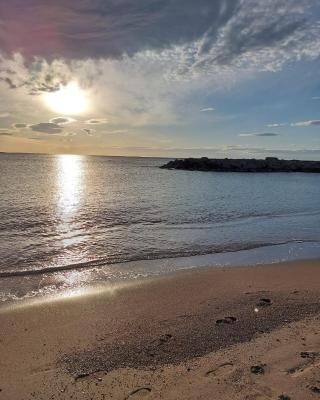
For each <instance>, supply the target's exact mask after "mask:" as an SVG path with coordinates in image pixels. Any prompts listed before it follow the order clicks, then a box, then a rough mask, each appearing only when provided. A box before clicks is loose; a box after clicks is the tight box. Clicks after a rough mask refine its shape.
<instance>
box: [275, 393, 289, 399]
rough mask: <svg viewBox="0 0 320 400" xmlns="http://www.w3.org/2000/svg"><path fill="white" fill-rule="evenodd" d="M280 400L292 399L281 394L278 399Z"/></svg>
mask: <svg viewBox="0 0 320 400" xmlns="http://www.w3.org/2000/svg"><path fill="white" fill-rule="evenodd" d="M278 399H279V400H291V397H290V396H288V395H286V394H280V396H279V397H278Z"/></svg>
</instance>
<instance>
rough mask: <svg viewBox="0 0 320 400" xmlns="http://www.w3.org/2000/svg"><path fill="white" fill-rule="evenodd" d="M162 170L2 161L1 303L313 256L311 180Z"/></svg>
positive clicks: (71, 161)
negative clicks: (169, 273) (167, 273)
mask: <svg viewBox="0 0 320 400" xmlns="http://www.w3.org/2000/svg"><path fill="white" fill-rule="evenodd" d="M166 161H167V160H165V159H159V158H158V159H157V158H126V157H95V156H73V155H61V156H51V155H25V154H10V155H9V154H0V172H1V176H0V296H1V299H2V300H8V299H17V298H22V297H25V296H36V295H37V294H39V293H54V292H57V291H59V290H65V289H70V288H73V289H74V288H79V287H83V286H84V285H86V284H88V283H90V282H97V281H99V280H112V279H114V280H121V279H127V278H136V277H140V276H148V275H152V274H155V273H161V272H163V271H164V270H174V269H177V268H180V267H185V266H192V265H196V264H199V265H201V264H210V263H211V264H217V265H225V264H228V263H232V261H230V260H232V259H233V260H236V259H240V260H244V261H246V257H247V258H248V257H249V258H250V257H251V258H252V260H253V262H259V260H260V259H263V260H265V261H266V262H268V261H277V260H283V259H292V258H299V257H301V258H306V257H309V256H310V257H313V256H314V257H316V256H319V255H320V244H319V242H320V174H301V173H291V174H290V173H275V174H268V173H266V174H255V173H221V172H220V173H211V172H210V173H208V172H207V173H206V172H189V171H173V170H171V171H169V170H162V169H160V168H159V166H160V165H162V164H164V163H165V162H166ZM274 246H275V247H274ZM271 248H272V249H277V250H275V251H274V252H271V251H270V249H271ZM266 249H269V250H268V252H266ZM272 254H273V255H272ZM275 254H276V255H277V256H276V257H275ZM205 255H210V257H209V256H205ZM244 255H245V256H244ZM190 256H198V257H192V258H189V259H185V258H184V257H190ZM208 257H209V258H208ZM272 257H273V258H272ZM146 260H158V261H148V262H146ZM161 260H162V261H161ZM164 260H165V261H164ZM187 260H189V261H187Z"/></svg>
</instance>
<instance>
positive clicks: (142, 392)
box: [125, 386, 151, 400]
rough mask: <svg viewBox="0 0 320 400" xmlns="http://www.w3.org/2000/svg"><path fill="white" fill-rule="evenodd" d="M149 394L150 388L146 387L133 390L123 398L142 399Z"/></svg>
mask: <svg viewBox="0 0 320 400" xmlns="http://www.w3.org/2000/svg"><path fill="white" fill-rule="evenodd" d="M150 393H151V388H150V387H148V386H144V387H140V388H137V389H134V390H133V391H132V392H131V393H129V394H128V396H127V397H126V398H125V400H127V399H143V398H145V397H146V396H148V395H149V394H150Z"/></svg>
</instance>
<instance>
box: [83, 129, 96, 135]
mask: <svg viewBox="0 0 320 400" xmlns="http://www.w3.org/2000/svg"><path fill="white" fill-rule="evenodd" d="M82 130H83V132H85V133H86V134H87V135H89V136H91V135H92V134H93V132H94V130H93V129H88V128H83V129H82Z"/></svg>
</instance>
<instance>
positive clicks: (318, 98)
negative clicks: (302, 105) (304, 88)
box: [312, 96, 320, 100]
mask: <svg viewBox="0 0 320 400" xmlns="http://www.w3.org/2000/svg"><path fill="white" fill-rule="evenodd" d="M312 100H320V96H313V97H312Z"/></svg>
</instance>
